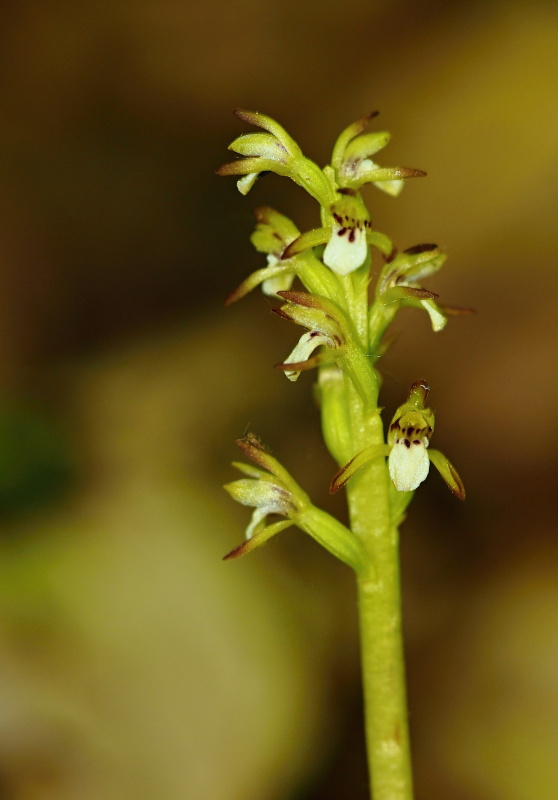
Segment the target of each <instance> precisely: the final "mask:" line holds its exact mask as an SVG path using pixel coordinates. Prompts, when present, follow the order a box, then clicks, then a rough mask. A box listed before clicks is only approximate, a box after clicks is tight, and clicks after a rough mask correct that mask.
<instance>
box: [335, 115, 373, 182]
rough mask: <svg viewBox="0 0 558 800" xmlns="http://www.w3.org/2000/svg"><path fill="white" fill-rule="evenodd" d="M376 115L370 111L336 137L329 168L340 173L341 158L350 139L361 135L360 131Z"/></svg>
mask: <svg viewBox="0 0 558 800" xmlns="http://www.w3.org/2000/svg"><path fill="white" fill-rule="evenodd" d="M377 115H378V112H377V111H371V112H370V113H369V114H367V115H366V116H365V117H361V118H360V119H357V121H356V122H353V123H351V125H349V126H348V127H347V128H345V130H344V131H342V133H341V134H340V135H339V136H338V138H337V141H336V142H335V145H334V147H333V154H332V157H331V166H332V167H333V169H334V170H336V171H337V172H339V171H340V168H341V164H342V162H343V156H344V154H345V150H346V149H347V146H348V144H349V142H350V141H351V140H352V139H354V138H355V136H358V135H359V133H362V131H363V130H364V129H365V128H366V126H367V125H368V123H369V122H370V120H371V119H373V118H374V117H376V116H377Z"/></svg>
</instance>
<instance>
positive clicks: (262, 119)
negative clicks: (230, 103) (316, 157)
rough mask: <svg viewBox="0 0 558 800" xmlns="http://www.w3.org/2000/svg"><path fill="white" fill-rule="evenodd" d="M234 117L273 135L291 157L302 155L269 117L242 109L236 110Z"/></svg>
mask: <svg viewBox="0 0 558 800" xmlns="http://www.w3.org/2000/svg"><path fill="white" fill-rule="evenodd" d="M234 115H235V117H238V119H241V120H242V121H243V122H247V123H248V124H249V125H255V126H256V127H257V128H263V129H264V130H265V131H268V132H269V133H271V134H273V136H275V137H276V138H277V139H278V141H279V142H280V143H281V144H282V145H283V147H284V148H285V149H286V150H287V152H288V153H290V154H291V155H293V156H301V155H302V152H301V150H300V147H299V146H298V145H297V143H296V142H295V140H294V139H293V138H292V137H291V136H289V134H288V133H287V131H286V130H285V129H284V128H283V126H282V125H279V123H278V122H276V121H275V120H274V119H272V118H271V117H267V116H266V115H265V114H260V113H259V112H258V111H244V110H242V109H236V110H235V111H234Z"/></svg>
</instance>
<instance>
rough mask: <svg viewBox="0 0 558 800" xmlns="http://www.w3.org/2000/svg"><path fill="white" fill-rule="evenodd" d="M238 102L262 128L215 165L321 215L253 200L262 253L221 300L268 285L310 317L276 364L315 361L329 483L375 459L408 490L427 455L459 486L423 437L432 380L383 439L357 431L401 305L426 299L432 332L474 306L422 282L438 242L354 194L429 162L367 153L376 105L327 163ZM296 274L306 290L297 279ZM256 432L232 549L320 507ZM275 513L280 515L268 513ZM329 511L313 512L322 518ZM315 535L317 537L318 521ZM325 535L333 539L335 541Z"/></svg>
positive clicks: (248, 447) (238, 492)
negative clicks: (304, 202)
mask: <svg viewBox="0 0 558 800" xmlns="http://www.w3.org/2000/svg"><path fill="white" fill-rule="evenodd" d="M235 114H236V116H237V117H238V118H239V119H241V120H243V121H244V122H247V123H249V124H251V125H253V126H255V127H257V128H259V129H260V130H259V131H257V132H253V133H247V134H242V135H241V136H239V137H237V138H236V139H235V140H234V141H233V142H232V144H231V145H230V148H229V149H230V150H232V151H233V152H234V153H235V154H237V155H238V156H239V158H237V160H235V161H231V162H229V163H227V164H224V165H223V166H222V167H220V168H219V169H218V170H217V172H218V174H220V175H234V176H237V178H238V181H237V186H238V189H239V191H240V192H241V194H243V195H246V194H247V193H248V192H249V191H250V190H251V189H252V188H253V186H254V184H255V183H256V181H257V179H258V178H259V177H261V176H263V175H265V174H266V173H269V172H274V173H276V174H278V175H282V176H285V177H288V178H290V179H291V180H293V181H294V182H295V183H296V184H298V185H299V186H301V187H302V188H304V189H305V190H306V191H307V192H308V193H309V194H310V195H311V196H312V197H313V198H314V199H315V200H316V201H317V202H318V204H319V207H320V225H319V227H316V228H313V229H312V230H309V231H306V232H302V233H301V232H300V230H299V229H298V227H297V226H296V225H295V224H294V223H293V222H292V221H291V220H290V219H288V218H287V217H286V216H284V215H283V214H281V213H279V212H278V211H275V210H274V209H272V208H269V207H267V206H266V207H260V208H258V209H257V210H256V212H255V216H256V228H255V230H254V232H253V234H252V237H251V241H252V244H253V245H254V247H255V248H256V250H257V251H258V252H260V253H262V254H263V255H264V256H265V257H266V261H267V263H266V264H265V265H264V266H262V267H261V268H260V269H258V270H256V271H255V272H253V273H252V274H251V275H249V276H248V277H247V278H246V279H245V280H244V281H243V282H242V283H241V284H240V286H238V287H237V288H236V289H235V290H234V291H233V292H232V293H231V294H230V295H229V296H228V298H227V300H226V303H227V304H228V303H232V302H235V301H236V300H239V299H240V298H242V297H244V296H245V295H246V294H247V293H248V292H250V291H251V290H252V289H254V288H255V287H257V286H261V287H262V290H263V292H264V293H265V294H266V295H268V296H271V297H275V298H279V299H280V300H281V301H282V302H283V304H282V305H280V306H278V307H276V308H273V311H274V312H275V313H276V314H278V315H279V316H280V317H282V318H283V319H286V320H288V321H290V322H294V323H295V324H297V325H300V326H302V327H303V328H305V329H306V330H305V332H304V333H303V335H302V336H301V338H300V339H299V341H298V343H297V344H296V345H295V347H294V349H293V350H292V352H291V353H290V354H289V355H288V356H287V358H285V359H284V361H282V362H281V363H280V364H278V365H277V367H278V368H279V369H281V370H282V371H283V372H284V374H285V375H286V377H287V378H288V379H289V380H290V381H296V380H297V379H298V377H299V376H300V374H301V372H303V371H305V370H309V369H312V368H318V370H319V396H320V401H321V407H322V424H323V430H324V436H325V440H326V444H327V445H328V447H329V449H330V451H331V453H332V455H333V456H334V457H335V458H336V460H337V462H338V464H340V465H343V464H344V466H341V468H340V470H339V472H338V473H337V474H336V476H335V477H334V479H333V481H332V486H331V490H332V491H337V490H338V489H339V488H341V486H344V485H345V484H347V482H348V481H349V480H350V478H352V476H353V475H354V474H355V473H356V472H358V471H359V470H361V469H362V468H363V467H366V466H367V465H370V464H371V463H373V462H377V463H385V469H387V470H388V471H389V476H390V478H391V482H392V489H393V490H394V491H395V492H396V493H401V494H402V495H405V496H407V495H409V497H410V494H411V493H412V492H413V491H414V490H415V489H416V488H417V487H418V486H419V485H420V484H421V483H422V482H423V481H424V479H425V478H426V476H427V474H428V471H429V467H430V463H433V464H434V466H435V467H436V468H437V469H438V470H439V471H440V473H441V474H442V476H443V478H444V480H445V481H446V483H447V484H448V486H449V487H450V489H451V490H452V492H454V494H455V495H456V496H458V497H460V498H463V497H464V496H465V492H464V489H463V484H462V483H461V480H460V478H459V476H458V475H457V472H456V471H455V469H454V468H453V467H452V465H451V464H450V463H449V461H447V459H446V458H445V457H444V456H443V455H442V454H441V453H439V451H437V450H432V449H431V448H430V447H429V444H430V437H431V435H432V432H433V429H434V414H433V412H432V411H431V410H430V409H429V408H427V407H426V406H425V402H426V397H427V394H428V386H427V384H426V383H425V382H424V381H420V382H417V383H415V384H414V385H413V386H412V387H411V391H410V394H409V397H408V400H407V401H406V403H404V404H403V405H402V406H401V407H400V408H399V409H398V410H397V412H396V414H395V416H394V418H393V420H392V422H391V425H390V426H389V430H388V435H387V440H386V439H385V438H384V437H383V435H382V436H381V438H378V435H377V433H374V435H373V436H372V439H373V440H370V441H366V437H365V435H364V433H363V432H364V431H365V430H366V429H367V428H368V427H370V426H369V422H370V420H377V421H378V423H379V425H380V427H381V421H380V418H379V413H380V411H379V408H378V392H379V387H380V379H379V375H378V373H377V370H376V362H377V359H378V358H379V357H380V356H381V355H382V354H383V352H384V351H385V349H386V347H387V344H386V338H385V334H386V331H387V329H388V327H389V326H390V324H391V323H392V321H393V319H394V318H395V315H396V314H397V312H398V311H399V310H400V309H401V308H405V307H414V308H418V309H420V310H422V311H426V313H427V314H428V316H429V319H430V323H431V325H432V329H433V330H434V331H435V332H438V331H441V330H442V329H443V328H444V326H445V325H446V323H447V318H448V315H450V314H458V313H469V312H468V310H467V309H456V308H452V307H449V306H445V305H444V306H443V305H440V304H439V303H438V297H437V295H436V294H435V293H434V292H432V291H431V290H430V289H427V288H424V287H423V286H422V281H423V279H425V278H428V277H430V276H431V275H434V274H435V273H436V272H437V271H438V270H439V269H440V268H441V267H442V266H443V264H444V262H445V260H446V256H445V254H444V253H443V252H442V251H441V250H440V248H439V247H438V246H437V245H434V244H421V245H417V246H414V247H410V248H407V249H406V250H403V251H402V252H398V251H397V249H396V248H395V247H394V245H393V243H392V241H391V239H390V238H389V237H388V236H386V235H385V234H384V233H381V232H380V231H377V230H375V229H374V227H373V224H372V220H371V217H370V214H369V211H368V209H367V206H366V204H365V202H364V199H363V196H362V194H361V189H362V188H363V187H364V186H365V185H367V184H372V185H373V186H375V187H376V188H379V189H380V190H382V191H384V192H385V193H387V194H388V195H391V196H392V197H396V196H397V195H399V194H400V192H401V190H402V189H403V187H404V185H405V181H406V180H407V179H409V178H416V177H421V176H424V175H425V174H426V173H424V172H423V171H422V170H419V169H413V168H409V167H387V168H386V167H382V166H379V165H378V164H377V163H376V162H375V160H373V158H374V159H375V158H376V154H377V153H378V152H379V151H380V150H382V149H383V148H384V147H385V146H386V145H387V144H388V142H389V138H390V136H389V134H388V133H387V132H385V131H375V132H366V128H367V126H368V124H369V123H370V122H371V120H373V119H374V118H375V117H376V115H377V114H376V112H373V113H371V114H369V115H367V116H365V117H362V118H361V119H359V120H357V121H356V122H354V123H353V124H352V125H349V127H347V128H346V129H345V130H344V131H343V132H342V134H341V135H340V136H339V138H338V139H337V142H336V143H335V146H334V148H333V153H332V158H331V164H329V165H327V166H325V167H324V168H323V169H321V168H320V167H319V166H318V165H317V164H316V163H315V162H313V161H311V160H310V159H309V158H307V157H306V156H305V155H304V154H303V153H302V151H301V150H300V148H299V146H298V145H297V143H296V142H295V141H294V140H293V139H292V137H291V136H290V135H289V134H288V133H287V132H286V131H285V130H284V128H282V127H281V126H280V125H279V124H278V123H277V122H275V120H273V119H271V118H270V117H267V116H265V115H263V114H260V113H255V112H248V111H236V112H235ZM374 251H376V253H377V254H379V257H380V259H383V263H382V264H381V266H380V268H379V269H378V278H377V282H376V287H375V291H374V294H373V298H372V302H371V303H370V302H369V298H368V287H369V284H370V280H371V275H372V259H373V254H374ZM295 281H297V282H299V283H300V284H301V285H302V289H303V290H300V289H299V288H297V287H296V286H294V284H295ZM293 286H294V288H293ZM357 407H358V409H360V411H359V412H358V413H359V414H361V415H362V416H361V421H360V422H358V423H357V422H355V417H354V414H355V409H357ZM370 424H371V427H370V430H374V431H377V430H379V428H378V425H376V424H375V423H374V424H372V423H370ZM363 436H364V439H363ZM256 442H257V440H255V439H252V440H250V441H248V440H246V439H243V440H241V441H240V442H239V445H240V446H241V447H242V449H243V450H244V451H245V452H246V454H247V455H248V456H249V457H250V458H251V459H252V460H253V461H255V462H256V464H257V465H258V468H254V467H251V466H250V467H247V466H246V465H237V466H238V467H239V468H240V469H241V470H242V471H243V472H244V473H245V474H246V475H247V477H246V478H243V479H241V480H238V481H235V482H234V483H232V484H229V485H228V486H227V487H226V488H227V489H228V491H229V492H230V493H231V494H232V496H233V497H234V498H235V499H236V500H238V501H239V502H240V503H243V504H245V505H250V506H253V507H254V508H255V511H254V512H253V516H252V520H251V522H250V524H249V526H248V530H247V536H248V539H247V542H246V543H244V545H241V546H240V548H237V549H236V550H235V551H233V553H232V554H231V555H238V554H242V553H244V552H246V551H247V550H249V549H251V548H252V547H254V546H256V544H257V543H261V542H263V541H266V540H267V539H268V538H270V536H273V535H274V534H275V533H277V532H278V531H279V530H283V529H284V528H286V527H288V526H289V525H292V524H296V525H298V526H299V527H302V528H303V529H306V528H308V526H309V523H308V516H307V514H308V510H309V509H313V511H314V512H316V513H317V512H318V510H317V509H315V508H314V507H313V506H312V504H311V503H310V501H309V500H308V498H307V497H306V495H304V493H303V492H302V490H300V488H299V487H298V486H297V485H296V484H295V483H294V481H293V480H292V478H290V476H288V474H287V473H285V472H284V470H283V468H282V467H280V466H279V465H278V463H277V462H276V461H275V460H274V459H273V458H272V457H271V456H270V455H269V453H268V452H267V451H266V450H265V448H263V447H262V446H261V445H260V444H257V443H256ZM363 443H364V446H363ZM358 445H360V447H359V446H358ZM355 453H356V454H355ZM386 459H387V461H386ZM262 468H263V472H262ZM348 491H350V487H348ZM406 502H407V501H406V500H405V499H404V498H403V499H401V500H396V501H394V505H395V506H396V507H397V509H398V513H399V512H400V511H401V509H402V508H403V507H404V505H405V503H406ZM312 513H313V512H312ZM320 513H323V512H320ZM270 514H279V515H280V516H282V517H283V518H284V519H282V520H280V521H279V522H274V523H272V524H271V525H267V524H266V519H267V517H268V516H269V515H270ZM305 515H306V516H305ZM327 516H328V515H325V517H327ZM325 517H324V518H322V519H321V523H320V524H321V525H322V526H323V525H325V527H326V528H327V525H328V524H329V523H327V524H326V523H325V522H324V519H325ZM395 517H397V514H395ZM397 518H398V517H397ZM330 519H331V518H330ZM310 527H312V526H310ZM345 530H346V529H345ZM337 532H338V533H339V531H337ZM312 535H314V536H315V538H319V536H317V535H316V533H315V531H314V532H313V533H312ZM343 535H344V534H343ZM343 535H342V537H341V538H343ZM326 538H327V537H326ZM251 543H252V544H251ZM326 547H328V549H332V546H331V543H329V544H326ZM343 560H345V561H346V562H347V563H349V562H351V561H353V562H354V561H355V558H353V557H352V556H351V557H347V556H346V554H345V557H344V558H343ZM356 560H357V561H358V559H356Z"/></svg>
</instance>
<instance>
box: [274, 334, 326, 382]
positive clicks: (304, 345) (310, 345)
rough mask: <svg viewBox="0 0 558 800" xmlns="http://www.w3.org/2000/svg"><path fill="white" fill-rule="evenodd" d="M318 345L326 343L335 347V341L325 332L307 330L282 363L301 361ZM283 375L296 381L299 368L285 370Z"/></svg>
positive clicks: (307, 357) (306, 358) (308, 356)
mask: <svg viewBox="0 0 558 800" xmlns="http://www.w3.org/2000/svg"><path fill="white" fill-rule="evenodd" d="M320 345H326V347H335V343H334V342H332V340H331V339H330V337H329V336H326V334H325V333H320V332H319V331H308V332H307V333H304V334H303V335H302V336H301V337H300V339H299V340H298V343H297V344H296V346H295V348H294V350H293V351H292V353H291V354H290V355H289V356H287V358H286V359H285V361H284V362H283V363H284V364H298V363H300V362H301V361H307V360H308V359H309V358H310V356H311V355H312V353H313V352H314V350H317V349H318V347H320ZM285 375H286V376H287V378H288V379H289V380H290V381H296V380H297V379H298V376H299V375H300V370H298V371H297V370H285Z"/></svg>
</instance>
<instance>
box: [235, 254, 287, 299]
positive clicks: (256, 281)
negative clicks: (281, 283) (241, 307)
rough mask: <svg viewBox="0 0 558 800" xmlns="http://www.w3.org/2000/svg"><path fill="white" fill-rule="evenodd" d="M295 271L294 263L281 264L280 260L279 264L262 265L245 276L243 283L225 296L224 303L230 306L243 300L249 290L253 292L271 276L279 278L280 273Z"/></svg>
mask: <svg viewBox="0 0 558 800" xmlns="http://www.w3.org/2000/svg"><path fill="white" fill-rule="evenodd" d="M293 272H294V267H293V265H292V264H283V265H281V262H279V266H271V267H262V269H258V270H256V271H255V272H252V274H251V275H249V276H248V277H247V278H245V279H244V280H243V281H242V283H241V284H240V285H239V286H237V287H236V289H233V291H232V292H231V293H230V294H229V295H227V297H226V298H225V302H224V305H225V306H230V305H231V304H232V303H236V302H237V300H241V299H242V298H243V297H245V296H246V295H247V294H248V293H249V292H251V291H252V289H255V288H256V286H259V285H260V284H261V283H263V282H264V281H268V280H270V279H271V278H277V277H278V276H279V275H286V274H290V273H293Z"/></svg>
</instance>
